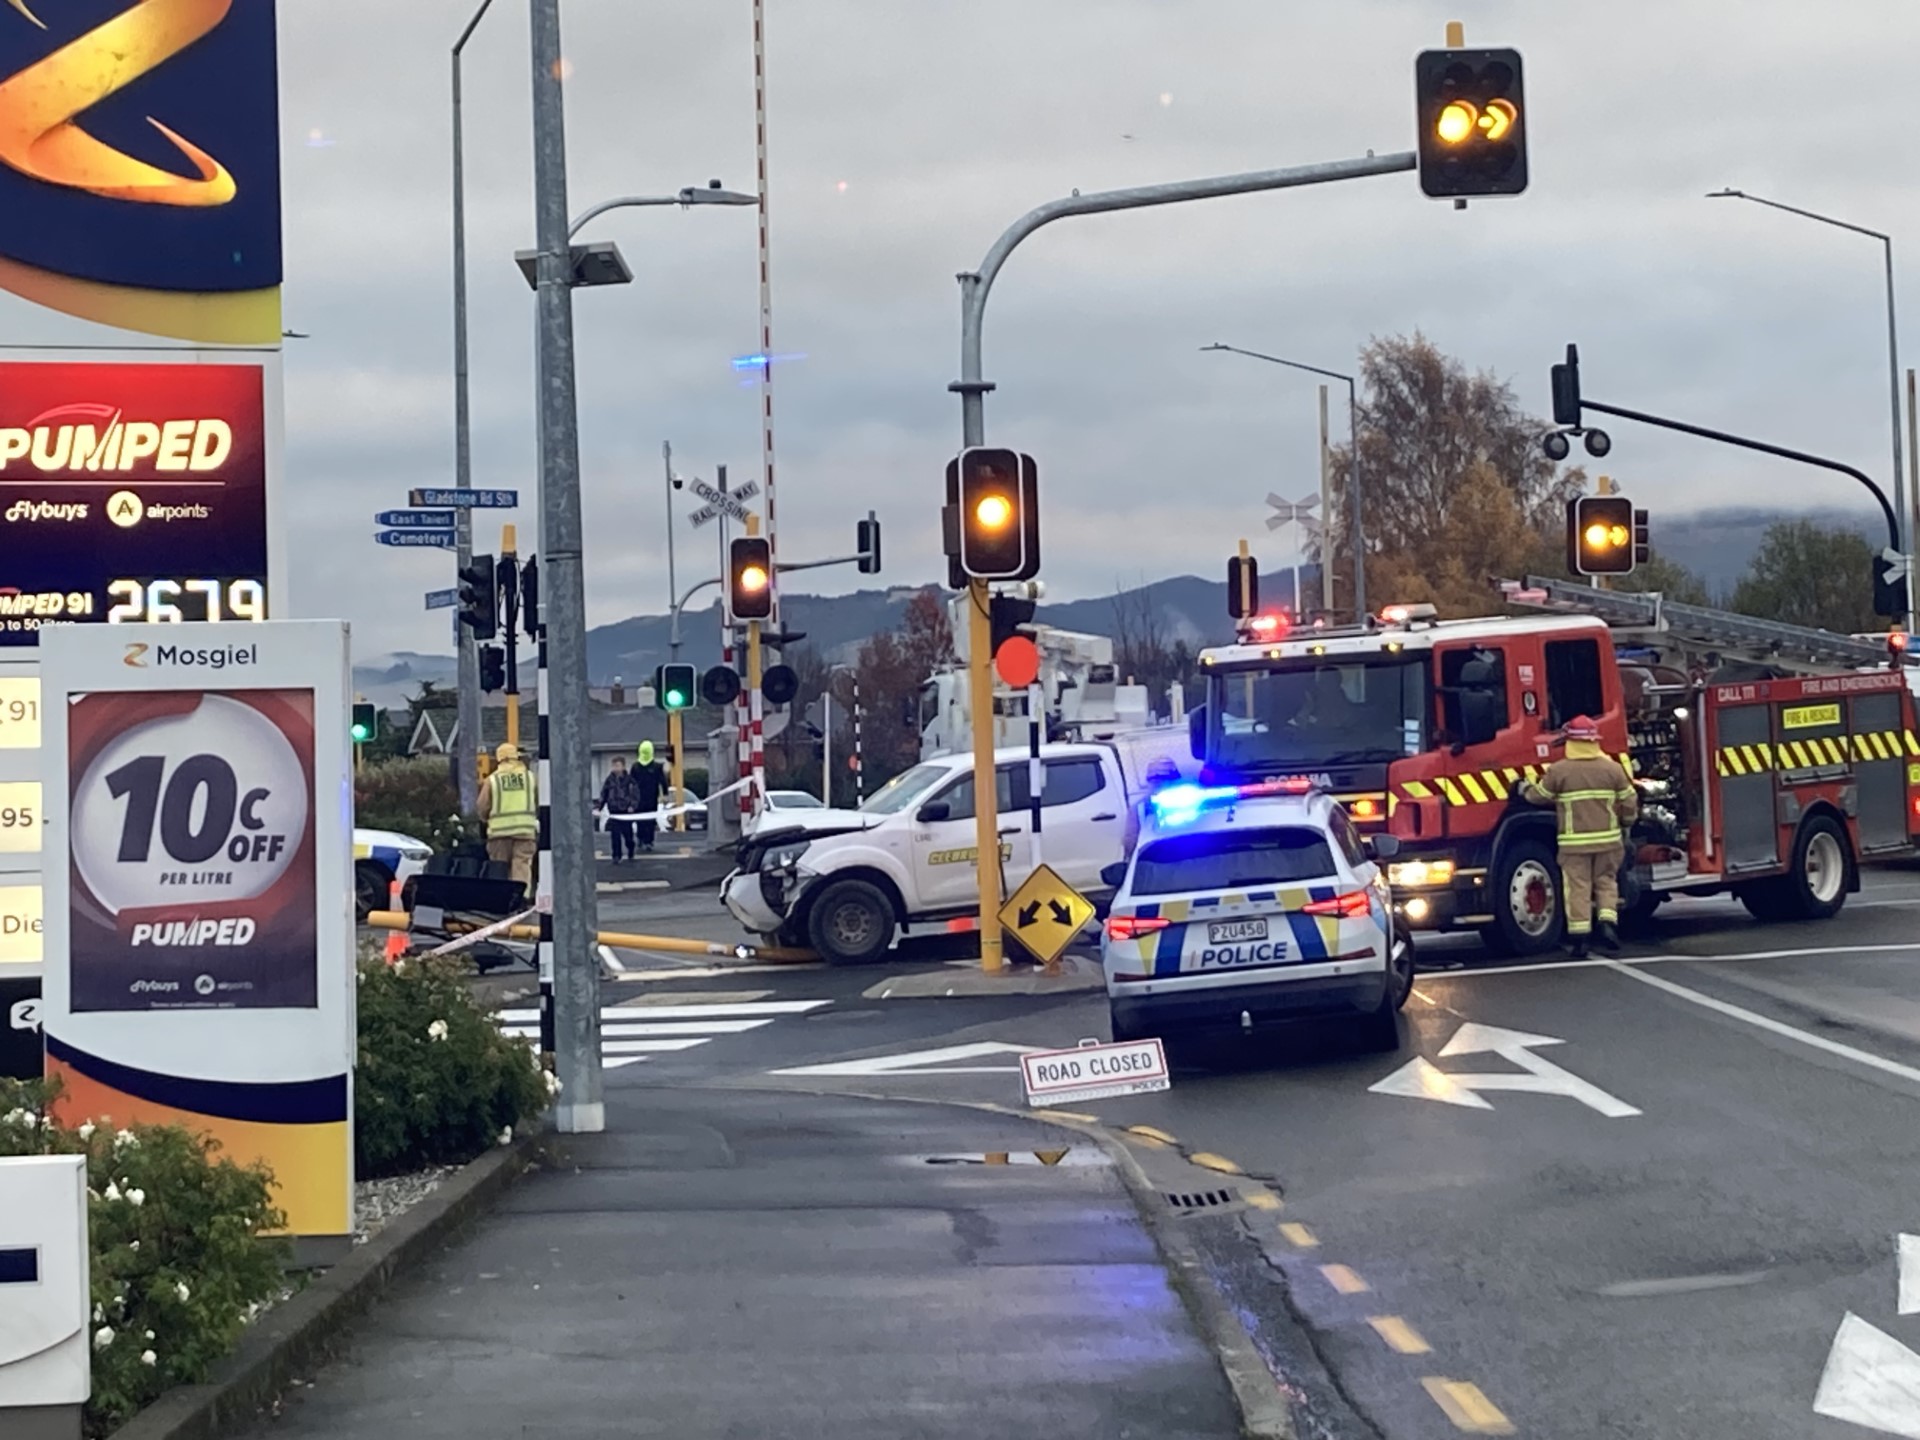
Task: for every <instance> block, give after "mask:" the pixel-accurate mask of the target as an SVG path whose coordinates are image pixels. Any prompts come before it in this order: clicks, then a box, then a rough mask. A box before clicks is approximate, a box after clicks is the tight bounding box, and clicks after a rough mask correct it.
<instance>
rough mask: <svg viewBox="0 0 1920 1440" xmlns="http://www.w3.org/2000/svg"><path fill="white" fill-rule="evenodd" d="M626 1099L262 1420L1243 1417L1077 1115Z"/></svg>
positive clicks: (846, 1439)
mask: <svg viewBox="0 0 1920 1440" xmlns="http://www.w3.org/2000/svg"><path fill="white" fill-rule="evenodd" d="M607 1102H608V1103H607V1111H608V1117H607V1118H608V1131H607V1133H606V1134H604V1135H598V1136H581V1137H556V1142H555V1143H556V1154H555V1158H554V1160H553V1162H552V1164H551V1165H550V1166H549V1168H547V1169H545V1170H542V1171H540V1172H537V1173H535V1174H532V1175H529V1176H528V1177H527V1178H525V1179H524V1180H522V1181H521V1182H520V1183H519V1184H518V1185H517V1186H516V1187H515V1188H514V1189H513V1190H512V1191H510V1192H509V1193H508V1195H507V1196H506V1198H505V1200H504V1201H503V1203H502V1204H501V1205H500V1206H499V1207H497V1208H496V1209H495V1210H494V1211H492V1212H491V1213H490V1214H489V1215H487V1216H486V1217H485V1218H484V1219H482V1220H481V1221H480V1222H479V1223H478V1224H477V1225H476V1226H475V1227H474V1228H473V1229H472V1230H471V1231H469V1232H468V1233H467V1234H465V1235H464V1236H463V1237H462V1238H460V1239H459V1240H457V1241H456V1242H455V1243H454V1245H453V1246H451V1247H450V1248H449V1249H447V1250H446V1251H444V1252H442V1253H441V1254H440V1255H438V1256H436V1257H435V1258H434V1259H433V1260H432V1261H430V1262H429V1263H428V1264H427V1265H426V1266H424V1267H423V1268H422V1269H421V1270H420V1271H419V1272H418V1273H416V1274H415V1275H413V1276H412V1277H410V1278H409V1279H407V1280H404V1281H402V1282H401V1283H400V1284H399V1285H397V1286H396V1287H395V1288H394V1290H392V1291H391V1292H389V1294H388V1295H387V1297H386V1298H385V1299H384V1300H383V1301H382V1302H381V1303H379V1304H378V1305H377V1306H376V1307H375V1309H374V1310H373V1311H372V1312H371V1313H370V1314H368V1315H367V1316H366V1317H364V1318H363V1319H362V1321H361V1322H360V1323H359V1325H358V1326H357V1328H356V1329H355V1331H354V1332H353V1335H352V1338H351V1340H350V1342H349V1344H348V1347H347V1349H346V1350H345V1352H344V1353H343V1354H342V1356H341V1357H340V1358H339V1359H338V1360H337V1361H336V1362H335V1363H334V1364H332V1365H331V1366H329V1367H328V1368H326V1369H325V1370H323V1371H321V1372H320V1373H319V1374H317V1375H315V1376H313V1377H311V1383H310V1384H308V1385H306V1386H303V1387H300V1388H298V1389H296V1390H295V1391H294V1392H293V1393H292V1394H291V1395H290V1396H289V1397H288V1398H287V1399H286V1401H285V1403H284V1406H283V1409H282V1412H281V1414H280V1415H279V1416H278V1417H277V1418H275V1419H273V1420H263V1421H261V1422H260V1423H259V1424H258V1425H257V1426H256V1427H254V1428H253V1429H251V1430H242V1431H238V1432H236V1433H245V1434H247V1435H249V1436H261V1437H265V1436H276V1437H288V1440H292V1437H316V1440H317V1437H325V1440H361V1437H366V1436H383V1435H384V1436H392V1437H396V1440H398V1437H405V1440H442V1437H444V1440H477V1437H488V1440H491V1437H504V1436H522V1435H539V1436H547V1435H565V1436H568V1437H569V1440H595V1437H606V1440H613V1437H620V1440H633V1437H656V1436H657V1437H673V1440H814V1437H819V1440H919V1437H928V1440H933V1437H938V1440H948V1437H951V1440H979V1437H981V1436H983V1435H989V1436H1001V1435H1004V1436H1028V1435H1044V1436H1060V1437H1069V1436H1071V1437H1079V1436H1099V1437H1101V1440H1135V1437H1137V1440H1148V1437H1151V1440H1227V1437H1232V1436H1235V1435H1238V1434H1239V1433H1240V1424H1239V1418H1238V1412H1237V1411H1236V1409H1235V1406H1234V1403H1233V1400H1232V1396H1231V1394H1230V1392H1229V1390H1228V1388H1227V1385H1226V1382H1225V1380H1224V1379H1223V1378H1222V1375H1221V1372H1220V1368H1219V1364H1218V1362H1217V1361H1216V1360H1215V1358H1214V1356H1213V1354H1212V1352H1211V1351H1210V1350H1209V1349H1208V1348H1207V1346H1206V1345H1205V1344H1204V1343H1203V1342H1202V1340H1201V1339H1200V1337H1199V1335H1198V1334H1197V1333H1196V1331H1195V1329H1194V1327H1193V1324H1192V1322H1191V1321H1190V1319H1189V1317H1188V1314H1187V1312H1186V1310H1185V1309H1184V1307H1183V1306H1182V1303H1181V1301H1180V1298H1179V1296H1178V1295H1177V1294H1176V1293H1175V1291H1174V1289H1173V1288H1172V1285H1171V1284H1170V1282H1169V1280H1168V1277H1167V1273H1166V1271H1165V1269H1164V1268H1163V1266H1162V1263H1161V1259H1160V1256H1159V1254H1158V1252H1157V1250H1156V1249H1155V1246H1154V1243H1153V1240H1152V1239H1151V1237H1150V1236H1149V1235H1148V1234H1147V1232H1146V1231H1145V1230H1144V1229H1143V1228H1142V1226H1141V1223H1140V1220H1139V1217H1138V1214H1137V1213H1136V1211H1135V1209H1134V1206H1133V1203H1132V1201H1131V1200H1130V1199H1129V1198H1128V1195H1127V1192H1126V1191H1125V1189H1124V1188H1123V1186H1122V1184H1121V1181H1120V1178H1119V1176H1118V1175H1117V1174H1116V1173H1115V1172H1114V1171H1113V1169H1112V1168H1111V1167H1110V1166H1109V1165H1108V1164H1106V1163H1105V1157H1104V1156H1103V1155H1102V1154H1101V1153H1100V1152H1099V1151H1098V1150H1097V1149H1095V1148H1094V1147H1092V1146H1090V1145H1088V1144H1087V1142H1086V1141H1084V1140H1083V1139H1081V1138H1080V1137H1078V1136H1076V1135H1072V1134H1070V1133H1068V1132H1064V1131H1061V1130H1057V1129H1054V1128H1052V1127H1048V1126H1043V1125H1039V1124H1037V1123H1034V1122H1030V1121H1026V1120H1023V1119H1019V1118H1016V1117H1012V1116H1007V1117H1000V1116H994V1115H989V1114H981V1113H976V1112H969V1111H962V1110H956V1109H949V1108H946V1107H939V1106H930V1105H916V1104H905V1103H897V1102H882V1101H872V1100H863V1099H854V1098H849V1097H835V1096H815V1095H801V1094H762V1093H757V1092H740V1091H703V1090H695V1089H671V1090H668V1089H645V1088H626V1087H621V1088H616V1089H613V1090H611V1091H609V1092H608V1096H607ZM1049 1147H1051V1148H1049ZM1063 1147H1071V1148H1068V1149H1067V1152H1066V1153H1065V1154H1064V1155H1062V1154H1060V1153H1059V1151H1060V1149H1061V1148H1063ZM1036 1152H1038V1153H1036ZM989 1156H991V1157H992V1161H991V1163H987V1157H989Z"/></svg>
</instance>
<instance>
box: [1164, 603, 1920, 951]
mask: <svg viewBox="0 0 1920 1440" xmlns="http://www.w3.org/2000/svg"><path fill="white" fill-rule="evenodd" d="M1500 588H1501V589H1502V591H1503V592H1504V593H1505V603H1506V605H1508V606H1509V607H1514V608H1525V609H1528V610H1530V611H1534V612H1539V613H1529V614H1522V615H1506V616H1493V617H1488V618H1484V619H1466V620H1440V619H1438V618H1436V616H1435V613H1434V609H1433V607H1432V606H1430V605H1408V606H1392V607H1389V608H1388V609H1387V610H1385V611H1384V612H1382V613H1381V614H1380V615H1378V616H1373V617H1369V618H1368V619H1367V620H1366V622H1365V623H1363V624H1360V625H1354V626H1344V627H1337V626H1331V625H1325V624H1315V625H1312V626H1302V627H1294V626H1290V625H1289V624H1288V622H1287V621H1286V620H1285V618H1284V617H1279V616H1260V617H1255V618H1252V619H1250V620H1244V621H1242V622H1241V623H1240V630H1239V636H1238V641H1237V643H1235V644H1233V645H1227V646H1220V647H1216V648H1210V649H1208V650H1205V651H1203V652H1202V653H1201V656H1200V664H1201V667H1202V670H1203V672H1204V673H1205V675H1206V676H1207V699H1206V703H1205V704H1204V705H1203V706H1201V707H1199V708H1197V709H1196V710H1195V711H1193V712H1192V713H1191V715H1190V721H1189V723H1190V740H1191V743H1192V748H1193V753H1194V755H1195V757H1196V758H1197V759H1199V760H1200V761H1201V762H1202V765H1203V778H1206V777H1212V778H1215V779H1219V780H1225V779H1228V778H1230V777H1257V776H1268V775H1307V776H1310V777H1312V779H1313V781H1314V783H1316V784H1318V785H1321V786H1323V787H1325V788H1326V789H1328V790H1329V791H1331V792H1332V793H1333V794H1334V795H1335V796H1337V797H1338V798H1339V799H1340V800H1342V801H1343V802H1344V804H1345V806H1346V808H1347V812H1348V814H1349V815H1351V816H1352V818H1353V820H1354V821H1355V823H1356V825H1357V826H1358V828H1359V829H1360V830H1361V832H1362V833H1386V834H1390V835H1392V836H1394V837H1395V838H1397V839H1398V841H1399V851H1398V854H1397V856H1396V857H1395V860H1394V862H1393V863H1392V865H1391V866H1390V867H1389V874H1388V879H1389V882H1390V884H1391V885H1392V888H1393V895H1394V907H1395V909H1396V911H1398V912H1399V913H1400V914H1401V915H1403V916H1404V917H1405V919H1406V921H1407V923H1408V925H1409V926H1410V927H1411V928H1413V929H1416V930H1477V931H1478V932H1480V934H1481V935H1482V937H1483V938H1484V939H1485V940H1486V941H1487V943H1488V944H1489V945H1490V946H1491V947H1492V948H1493V949H1494V950H1496V951H1497V952H1499V953H1503V954H1510V955H1531V954H1538V953H1540V952H1543V951H1546V950H1549V949H1552V948H1553V947H1555V946H1556V945H1558V944H1559V943H1560V941H1561V937H1562V933H1563V928H1564V917H1563V912H1562V906H1561V897H1560V875H1559V866H1558V864H1557V863H1556V861H1555V839H1554V816H1553V812H1552V811H1551V809H1548V808H1544V807H1540V806H1535V805H1530V804H1528V803H1526V802H1525V801H1524V800H1523V799H1522V798H1521V794H1520V787H1521V782H1522V781H1523V780H1525V779H1529V778H1533V777H1536V776H1538V775H1539V774H1540V773H1541V772H1542V771H1543V770H1545V768H1546V767H1547V766H1548V765H1549V764H1551V763H1552V762H1553V761H1554V760H1555V759H1556V758H1557V757H1558V754H1559V751H1558V750H1557V749H1556V745H1557V743H1558V737H1559V732H1560V730H1561V727H1562V726H1564V725H1565V724H1566V722H1567V721H1569V720H1571V719H1572V718H1573V717H1574V716H1576V715H1588V716H1591V717H1593V718H1594V719H1595V720H1597V721H1598V722H1599V725H1600V733H1601V737H1602V743H1603V745H1604V747H1605V749H1606V750H1607V752H1608V753H1609V754H1611V755H1613V756H1614V757H1615V758H1617V759H1618V760H1620V761H1621V763H1622V764H1623V765H1625V766H1626V767H1627V770H1628V773H1629V774H1630V775H1631V776H1632V777H1633V779H1634V784H1635V786H1636V788H1637V790H1638V792H1639V797H1640V818H1639V819H1638V820H1637V821H1636V822H1635V824H1634V825H1633V827H1632V830H1631V833H1630V835H1629V838H1628V845H1627V854H1626V863H1625V865H1624V867H1623V872H1622V875H1621V885H1622V892H1621V894H1622V907H1623V908H1622V917H1621V918H1622V922H1623V924H1629V925H1631V924H1635V923H1643V922H1645V921H1646V920H1647V919H1648V918H1650V917H1651V915H1652V914H1653V912H1654V910H1655V909H1656V908H1657V907H1658V906H1659V905H1660V904H1661V902H1662V901H1664V900H1665V899H1667V898H1668V897H1670V896H1672V895H1676V894H1681V895H1712V894H1718V893H1723V892H1731V893H1732V894H1734V895H1735V896H1737V897H1738V898H1739V899H1740V901H1741V902H1742V903H1743V904H1744V905H1745V906H1746V908H1747V909H1748V910H1749V911H1750V912H1751V913H1752V914H1753V915H1754V916H1755V917H1757V918H1759V919H1762V920H1787V919H1819V918H1826V917H1828V916H1831V915H1834V914H1836V913H1837V912H1838V911H1839V909H1840V907H1841V906H1842V905H1843V904H1844V903H1845V901H1846V897H1847V895H1848V894H1849V893H1851V892H1852V891H1855V890H1857V889H1858V888H1859V883H1860V881H1859V867H1860V864H1861V862H1862V861H1865V860H1874V859H1881V858H1891V857H1898V856H1908V855H1913V854H1915V853H1916V851H1917V850H1920V737H1917V736H1916V725H1915V717H1914V703H1915V702H1914V696H1913V694H1912V693H1911V692H1910V690H1909V688H1908V685H1907V678H1906V675H1905V674H1904V666H1905V663H1906V661H1907V656H1906V654H1905V648H1904V642H1905V637H1904V636H1903V635H1899V634H1895V635H1893V636H1889V637H1880V638H1879V639H1878V640H1860V639H1856V638H1853V637H1850V636H1844V635H1834V634H1830V633H1829V632H1826V631H1823V630H1809V629H1804V628H1802V627H1798V626H1791V625H1781V624H1777V623H1774V622H1770V621H1764V620H1756V619H1752V618H1750V617H1747V616H1739V615H1731V614H1728V613H1726V612H1722V611H1717V610H1710V609H1706V608H1705V607H1698V606H1683V605H1676V604H1671V603H1667V602H1665V601H1663V600H1662V598H1661V597H1660V596H1658V595H1636V594H1626V593H1620V592H1613V591H1600V590H1593V589H1589V588H1588V587H1586V586H1582V585H1575V584H1569V583H1568V582H1565V581H1555V580H1545V579H1539V578H1534V577H1529V578H1528V579H1527V580H1525V581H1524V582H1513V581H1508V582H1502V584H1501V587H1500Z"/></svg>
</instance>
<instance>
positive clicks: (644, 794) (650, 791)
mask: <svg viewBox="0 0 1920 1440" xmlns="http://www.w3.org/2000/svg"><path fill="white" fill-rule="evenodd" d="M639 761H640V763H639V764H637V765H635V766H634V767H633V770H632V780H633V786H634V791H635V795H634V800H635V803H634V809H635V810H636V811H638V812H639V813H641V814H647V813H648V812H650V811H654V810H658V809H659V808H660V797H661V795H662V794H663V793H664V792H665V791H666V788H667V772H666V768H665V767H664V766H663V765H661V763H660V762H659V761H658V760H656V759H654V758H653V742H652V741H651V740H642V741H641V742H640V755H639ZM658 828H659V826H658V824H657V822H655V821H653V820H651V819H648V820H642V821H641V822H640V848H641V849H642V850H652V849H653V834H654V831H655V830H657V829H658Z"/></svg>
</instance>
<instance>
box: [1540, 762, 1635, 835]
mask: <svg viewBox="0 0 1920 1440" xmlns="http://www.w3.org/2000/svg"><path fill="white" fill-rule="evenodd" d="M1520 793H1521V794H1522V795H1524V796H1525V797H1526V798H1527V799H1528V800H1531V801H1533V803H1534V804H1536V805H1551V806H1553V807H1554V810H1555V812H1556V814H1557V815H1558V817H1559V829H1560V848H1561V849H1562V850H1566V851H1587V850H1610V849H1612V848H1613V847H1615V846H1616V845H1620V844H1623V843H1624V840H1625V836H1624V835H1623V833H1622V827H1623V826H1625V825H1628V824H1631V823H1632V821H1633V817H1634V816H1635V815H1636V814H1638V813H1639V809H1640V803H1639V800H1638V799H1637V798H1636V797H1635V795H1634V793H1633V782H1632V781H1631V780H1629V779H1628V778H1627V772H1626V771H1625V770H1623V769H1621V768H1620V762H1619V761H1617V760H1611V759H1609V758H1608V757H1607V756H1606V755H1605V754H1604V753H1602V752H1601V749H1600V747H1599V746H1598V745H1596V744H1593V743H1592V742H1590V741H1588V742H1581V741H1577V740H1576V741H1569V742H1568V744H1567V756H1566V758H1565V759H1564V760H1556V761H1554V762H1553V764H1551V765H1549V766H1548V767H1547V773H1546V774H1544V775H1542V776H1541V777H1540V778H1539V779H1538V780H1537V781H1536V780H1528V781H1526V782H1525V783H1524V784H1523V785H1522V786H1521V792H1520Z"/></svg>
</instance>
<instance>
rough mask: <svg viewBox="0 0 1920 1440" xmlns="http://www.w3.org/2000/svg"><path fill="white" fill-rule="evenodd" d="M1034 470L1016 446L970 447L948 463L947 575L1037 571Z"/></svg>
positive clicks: (963, 577) (1020, 576)
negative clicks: (951, 560)
mask: <svg viewBox="0 0 1920 1440" xmlns="http://www.w3.org/2000/svg"><path fill="white" fill-rule="evenodd" d="M1039 479H1040V477H1039V468H1038V467H1037V466H1036V465H1035V464H1034V463H1033V457H1032V456H1030V455H1022V454H1020V453H1019V452H1018V451H1015V450H1001V449H990V448H987V447H985V446H975V447H973V448H972V449H968V450H963V451H962V452H961V453H960V458H959V459H958V460H956V461H954V462H953V464H951V465H949V466H948V467H947V503H948V505H949V506H951V507H952V509H953V511H954V517H953V524H952V526H951V527H950V529H951V532H952V533H951V535H950V541H951V545H952V548H951V550H950V551H949V553H950V555H952V557H953V558H954V560H955V562H956V563H955V564H954V565H953V566H952V567H951V573H950V575H949V579H950V580H953V581H956V582H957V583H964V582H965V581H967V580H1029V579H1031V578H1033V576H1035V575H1036V574H1038V573H1039V571H1040V495H1039V488H1040V487H1039Z"/></svg>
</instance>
